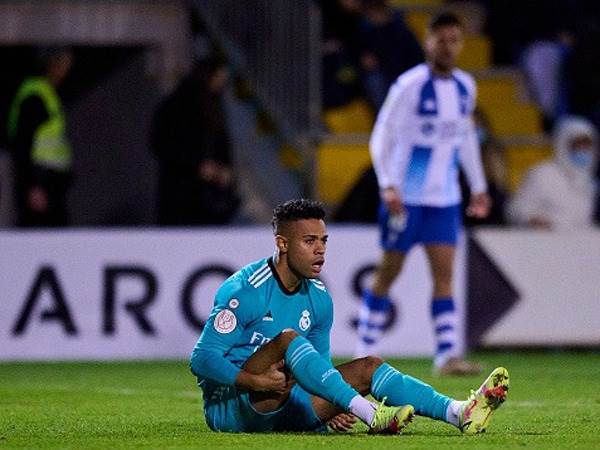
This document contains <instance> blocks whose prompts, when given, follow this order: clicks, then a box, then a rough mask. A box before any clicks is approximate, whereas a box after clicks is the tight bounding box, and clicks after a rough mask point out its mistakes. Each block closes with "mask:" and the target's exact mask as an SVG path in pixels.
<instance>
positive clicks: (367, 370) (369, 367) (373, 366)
mask: <svg viewBox="0 0 600 450" xmlns="http://www.w3.org/2000/svg"><path fill="white" fill-rule="evenodd" d="M383 363H384V361H383V359H381V358H380V357H378V356H365V357H364V358H362V359H361V365H362V367H361V372H362V373H364V374H365V375H366V376H367V378H368V379H369V380H370V379H371V378H372V377H373V373H375V371H376V370H377V369H378V368H379V366H381V365H382V364H383Z"/></svg>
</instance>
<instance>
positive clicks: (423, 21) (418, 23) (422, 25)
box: [404, 11, 431, 42]
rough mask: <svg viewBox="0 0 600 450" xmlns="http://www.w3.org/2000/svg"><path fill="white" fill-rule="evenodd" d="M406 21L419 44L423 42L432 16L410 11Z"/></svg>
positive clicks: (405, 16)
mask: <svg viewBox="0 0 600 450" xmlns="http://www.w3.org/2000/svg"><path fill="white" fill-rule="evenodd" d="M404 20H405V21H406V24H407V25H408V27H409V28H410V30H411V31H412V32H413V33H414V35H415V36H416V37H417V39H418V40H419V42H423V39H424V38H425V32H426V31H427V25H428V24H429V21H430V20H431V14H430V13H428V12H425V11H408V12H407V13H406V14H405V15H404Z"/></svg>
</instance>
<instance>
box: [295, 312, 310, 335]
mask: <svg viewBox="0 0 600 450" xmlns="http://www.w3.org/2000/svg"><path fill="white" fill-rule="evenodd" d="M309 316H310V313H309V312H308V311H307V310H306V309H305V310H304V311H302V317H300V321H299V322H298V326H299V327H300V329H301V330H302V331H306V330H308V327H310V317H309Z"/></svg>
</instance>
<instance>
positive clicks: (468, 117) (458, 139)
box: [370, 64, 487, 207]
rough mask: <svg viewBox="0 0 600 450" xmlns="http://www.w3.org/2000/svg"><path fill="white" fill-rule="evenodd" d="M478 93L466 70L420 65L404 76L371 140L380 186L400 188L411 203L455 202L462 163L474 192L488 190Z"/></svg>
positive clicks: (389, 97)
mask: <svg viewBox="0 0 600 450" xmlns="http://www.w3.org/2000/svg"><path fill="white" fill-rule="evenodd" d="M475 97H476V86H475V81H474V80H473V78H472V77H471V75H469V74H468V73H466V72H464V71H462V70H458V69H455V70H453V72H452V75H451V76H449V77H447V78H442V77H439V76H435V75H434V74H433V73H432V72H431V69H430V68H429V66H428V65H427V64H420V65H418V66H416V67H414V68H412V69H410V70H409V71H407V72H405V73H404V74H402V75H401V76H400V77H398V79H397V80H396V82H395V83H394V85H393V86H392V87H391V89H390V91H389V93H388V95H387V98H386V100H385V103H384V105H383V107H382V108H381V111H380V112H379V115H378V117H377V122H376V123H375V128H374V129H373V134H372V136H371V141H370V150H371V158H372V160H373V165H374V167H375V171H376V173H377V179H378V182H379V187H380V188H381V189H383V188H386V187H395V188H396V189H398V192H399V193H400V195H401V196H402V201H403V202H404V203H405V204H409V205H426V206H439V207H443V206H450V205H455V204H457V203H460V187H459V183H458V164H460V165H461V166H462V168H463V170H464V172H465V175H466V176H467V180H468V182H469V185H470V187H471V191H472V192H475V193H480V192H485V191H486V190H487V185H486V182H485V177H484V174H483V168H482V164H481V154H480V149H479V143H478V141H477V135H476V132H475V127H474V124H473V119H472V113H473V110H474V108H475Z"/></svg>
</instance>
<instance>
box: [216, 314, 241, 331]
mask: <svg viewBox="0 0 600 450" xmlns="http://www.w3.org/2000/svg"><path fill="white" fill-rule="evenodd" d="M236 325H237V318H236V317H235V314H234V313H233V312H232V311H230V310H228V309H224V310H222V311H220V312H219V313H218V314H217V315H216V316H215V321H214V327H215V330H217V332H219V333H221V334H228V333H231V332H232V331H233V330H235V327H236Z"/></svg>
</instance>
